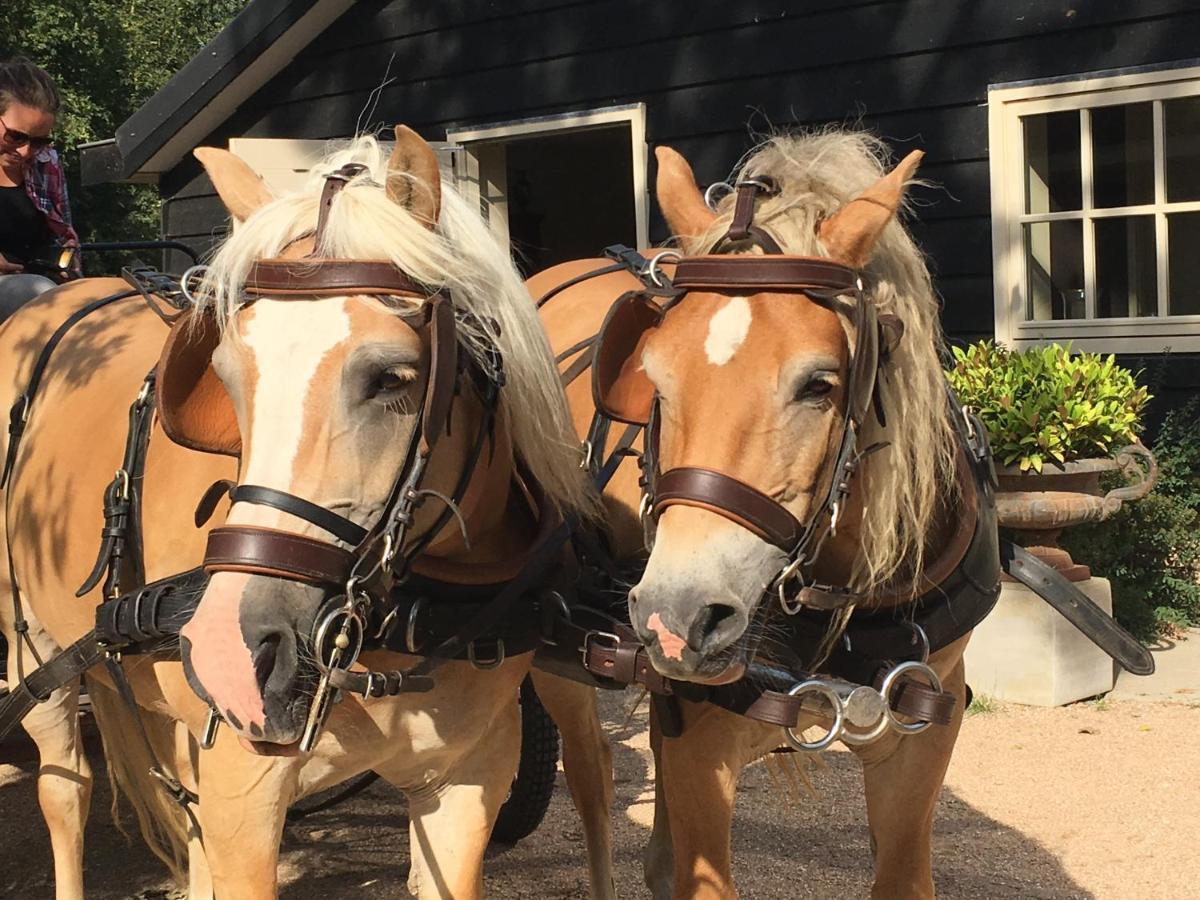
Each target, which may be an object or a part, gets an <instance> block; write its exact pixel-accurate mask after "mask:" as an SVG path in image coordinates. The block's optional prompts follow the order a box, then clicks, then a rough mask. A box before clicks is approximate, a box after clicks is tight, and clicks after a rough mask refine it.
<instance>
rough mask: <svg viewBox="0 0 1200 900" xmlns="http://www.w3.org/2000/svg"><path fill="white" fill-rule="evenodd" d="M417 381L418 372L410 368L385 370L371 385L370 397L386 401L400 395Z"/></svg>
mask: <svg viewBox="0 0 1200 900" xmlns="http://www.w3.org/2000/svg"><path fill="white" fill-rule="evenodd" d="M416 379H417V374H416V372H414V371H413V370H412V369H410V368H408V367H396V368H391V369H384V370H383V371H382V372H380V373H379V374H378V375H376V376H375V379H374V381H373V382H372V383H371V388H370V391H369V396H371V397H372V398H380V399H384V400H386V399H388V398H389V397H393V396H395V395H396V394H399V393H400V392H401V391H403V390H404V389H405V388H406V387H408V386H409V385H410V384H412V383H413V382H414V381H416Z"/></svg>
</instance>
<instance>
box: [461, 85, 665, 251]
mask: <svg viewBox="0 0 1200 900" xmlns="http://www.w3.org/2000/svg"><path fill="white" fill-rule="evenodd" d="M622 123H628V124H629V144H630V146H629V150H630V153H631V154H632V161H633V217H634V227H635V232H636V237H637V245H638V246H639V247H648V246H649V245H650V194H649V192H648V190H647V181H646V169H647V150H646V104H644V103H629V104H625V105H622V106H608V107H603V108H600V109H591V110H586V111H584V112H573V113H561V114H558V115H552V116H538V117H536V118H529V119H516V120H512V121H508V122H498V123H495V124H492V125H487V126H464V127H461V128H448V129H447V130H446V141H447V143H449V144H453V145H454V146H456V147H461V149H462V165H461V167H460V170H459V189H460V190H462V191H463V193H464V194H465V195H467V196H471V195H472V194H473V195H475V196H477V197H479V199H480V200H481V205H482V207H483V209H484V213H485V215H487V216H488V221H489V222H490V223H491V226H492V231H493V233H494V234H495V235H496V237H497V238H498V239H499V240H501V241H503V242H505V243H508V239H509V236H508V186H507V184H505V177H504V166H503V165H500V164H499V163H500V162H502V160H503V156H502V155H501V156H499V157H497V156H495V154H496V151H497V150H498V149H502V148H499V147H498V145H500V144H503V143H504V142H505V141H508V140H512V139H514V138H521V137H533V136H535V135H550V134H562V133H564V132H568V131H585V130H590V129H594V128H603V127H606V126H612V125H617V124H622ZM597 249H599V248H597Z"/></svg>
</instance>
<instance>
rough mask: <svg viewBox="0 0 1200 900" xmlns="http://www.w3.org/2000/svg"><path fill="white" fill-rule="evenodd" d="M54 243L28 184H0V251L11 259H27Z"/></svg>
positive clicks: (14, 260)
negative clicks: (30, 197) (26, 186)
mask: <svg viewBox="0 0 1200 900" xmlns="http://www.w3.org/2000/svg"><path fill="white" fill-rule="evenodd" d="M51 243H53V242H52V241H51V240H50V230H49V228H47V227H46V218H45V216H43V215H42V213H41V211H40V210H38V208H37V207H36V206H34V205H33V201H32V200H30V199H29V194H27V193H26V192H25V186H24V185H19V186H17V187H0V253H2V254H4V257H5V258H6V259H7V260H8V261H9V262H26V261H27V260H30V259H33V258H36V257H37V256H38V251H40V250H44V248H45V247H46V246H47V245H48V244H51Z"/></svg>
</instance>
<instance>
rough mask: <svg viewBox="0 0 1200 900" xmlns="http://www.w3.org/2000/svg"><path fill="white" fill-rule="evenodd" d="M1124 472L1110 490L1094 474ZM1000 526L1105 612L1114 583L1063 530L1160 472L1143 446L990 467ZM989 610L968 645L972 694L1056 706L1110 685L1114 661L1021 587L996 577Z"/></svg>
mask: <svg viewBox="0 0 1200 900" xmlns="http://www.w3.org/2000/svg"><path fill="white" fill-rule="evenodd" d="M1118 472H1120V473H1124V475H1125V479H1126V482H1127V483H1126V484H1125V485H1123V486H1121V487H1118V488H1115V489H1113V490H1110V491H1108V492H1105V491H1102V490H1101V489H1100V479H1101V476H1103V475H1105V474H1108V473H1118ZM997 476H998V479H999V489H998V490H997V492H996V508H997V512H998V514H999V519H1000V526H1001V528H1003V529H1004V530H1005V531H1007V536H1008V537H1011V538H1013V539H1015V540H1016V541H1017V543H1019V544H1021V545H1022V546H1024V547H1025V548H1026V549H1027V550H1029V552H1030V553H1033V554H1034V555H1035V556H1037V557H1039V558H1040V559H1041V560H1042V561H1043V562H1046V563H1048V564H1050V565H1052V566H1054V567H1055V568H1056V569H1058V570H1059V571H1061V572H1062V573H1063V575H1065V576H1066V577H1067V578H1068V579H1069V580H1071V581H1073V582H1075V583H1076V585H1075V586H1076V587H1078V588H1079V589H1080V590H1081V591H1083V592H1084V593H1085V594H1087V596H1088V597H1090V598H1091V599H1092V600H1093V601H1094V602H1095V603H1096V604H1097V605H1099V606H1100V607H1101V608H1102V609H1104V610H1105V611H1106V612H1108V613H1110V614H1111V613H1112V588H1111V586H1110V585H1109V583H1108V581H1107V580H1106V579H1104V578H1094V577H1092V573H1091V572H1090V571H1089V570H1088V567H1087V566H1083V565H1079V564H1078V563H1076V562H1075V561H1074V560H1073V559H1071V556H1070V554H1069V553H1067V551H1066V550H1064V549H1063V548H1062V547H1060V546H1058V538H1059V536H1060V535H1061V534H1062V531H1063V529H1064V528H1069V527H1071V526H1072V525H1082V524H1084V523H1086V522H1102V521H1104V520H1105V519H1107V518H1109V517H1110V516H1112V515H1113V514H1114V513H1116V511H1117V510H1119V509H1120V508H1121V505H1122V504H1123V503H1127V502H1130V501H1133V500H1139V499H1141V498H1142V497H1144V496H1146V494H1148V493H1149V492H1150V490H1151V488H1153V487H1154V483H1155V481H1157V479H1158V464H1157V462H1156V461H1155V459H1154V455H1153V454H1152V453H1151V452H1150V451H1149V450H1147V449H1146V448H1145V447H1143V446H1141V445H1134V446H1130V447H1125V448H1124V449H1122V450H1119V451H1118V452H1117V453H1115V454H1114V455H1113V457H1112V458H1110V459H1083V460H1079V461H1077V462H1069V463H1067V464H1066V465H1063V466H1053V465H1047V466H1045V467H1044V468H1043V469H1042V472H1041V473H1040V474H1039V473H1034V472H1021V471H1019V470H1017V469H1015V468H1013V467H997ZM1002 582H1003V583H1002V584H1001V589H1000V599H999V601H997V603H996V608H995V609H994V610H993V611H992V613H991V615H989V616H988V617H987V619H985V620H984V621H983V622H982V623H980V625H979V627H978V628H976V629H975V634H974V635H973V636H972V638H971V641H970V643H969V644H968V645H967V651H966V666H967V680H968V681H969V682H970V684H971V686H972V688H974V690H975V691H976V692H977V693H980V694H986V695H988V696H991V697H995V698H997V699H1000V700H1008V701H1012V702H1015V703H1027V704H1031V705H1035V706H1061V705H1063V704H1065V703H1073V702H1075V701H1077V700H1082V699H1085V698H1087V697H1094V696H1096V695H1098V694H1103V693H1105V692H1107V691H1110V690H1112V686H1113V663H1112V661H1111V660H1110V659H1109V658H1108V656H1107V655H1105V653H1104V652H1103V651H1102V650H1100V649H1099V648H1097V647H1096V646H1095V645H1093V644H1092V643H1091V641H1089V640H1088V639H1087V638H1086V637H1084V636H1083V635H1082V634H1081V633H1080V632H1079V631H1077V630H1076V629H1075V627H1074V626H1073V625H1071V624H1070V623H1069V622H1068V621H1067V620H1066V619H1064V618H1063V617H1062V616H1061V615H1060V614H1059V613H1058V612H1057V611H1056V610H1055V609H1053V608H1052V607H1051V606H1050V605H1049V604H1047V603H1046V602H1044V601H1043V600H1042V599H1041V598H1040V597H1038V596H1037V595H1036V594H1035V593H1034V592H1033V591H1031V590H1030V589H1029V588H1027V587H1025V585H1023V584H1021V583H1019V582H1016V581H1014V580H1013V579H1011V578H1009V577H1008V576H1007V575H1004V576H1002Z"/></svg>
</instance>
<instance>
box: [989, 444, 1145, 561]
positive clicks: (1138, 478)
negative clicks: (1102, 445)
mask: <svg viewBox="0 0 1200 900" xmlns="http://www.w3.org/2000/svg"><path fill="white" fill-rule="evenodd" d="M1114 472H1122V473H1124V475H1125V478H1126V481H1127V484H1125V485H1123V486H1122V487H1118V488H1114V489H1113V490H1111V491H1108V492H1107V493H1105V492H1104V491H1102V490H1100V477H1101V476H1102V475H1107V474H1110V473H1114ZM996 475H997V478H998V480H999V483H1000V484H999V488H998V489H997V491H996V512H997V514H998V516H999V520H1000V527H1001V528H1006V529H1009V530H1010V531H1011V532H1012V536H1013V537H1014V539H1015V540H1016V542H1017V543H1018V544H1020V545H1021V546H1023V547H1025V548H1026V549H1027V550H1029V552H1031V553H1033V554H1034V555H1035V556H1037V557H1039V558H1040V559H1041V560H1042V561H1043V562H1046V563H1049V564H1050V565H1052V566H1054V567H1055V568H1056V569H1058V570H1059V571H1061V572H1062V573H1063V574H1064V575H1065V576H1066V577H1067V578H1068V579H1070V580H1071V581H1086V580H1087V579H1088V578H1091V572H1090V571H1088V567H1087V566H1081V565H1078V564H1076V563H1075V562H1074V560H1072V559H1071V556H1070V554H1068V553H1067V551H1066V550H1064V549H1062V548H1061V547H1059V546H1058V538H1059V537H1060V536H1061V535H1062V531H1063V529H1064V528H1069V527H1071V526H1072V525H1083V524H1085V523H1089V522H1103V521H1104V520H1105V519H1107V518H1109V517H1110V516H1112V515H1114V514H1115V513H1116V512H1117V510H1119V509H1120V508H1121V504H1123V503H1127V502H1131V501H1133V500H1140V499H1142V498H1143V497H1145V496H1146V495H1147V494H1148V493H1150V490H1151V489H1152V488H1153V487H1154V484H1155V482H1156V481H1158V462H1157V461H1156V460H1155V459H1154V454H1153V453H1151V452H1150V451H1149V450H1148V449H1146V448H1145V447H1143V446H1142V445H1141V444H1133V445H1130V446H1128V447H1124V448H1123V449H1121V450H1118V451H1117V452H1116V454H1114V456H1113V457H1111V458H1105V459H1081V460H1077V461H1075V462H1069V463H1066V464H1064V465H1061V466H1059V465H1054V464H1047V465H1045V466H1043V468H1042V471H1041V472H1040V473H1039V472H1032V471H1030V472H1022V471H1020V470H1019V469H1017V468H1016V467H1015V466H997V467H996ZM1007 577H1008V576H1005V578H1007Z"/></svg>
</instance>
